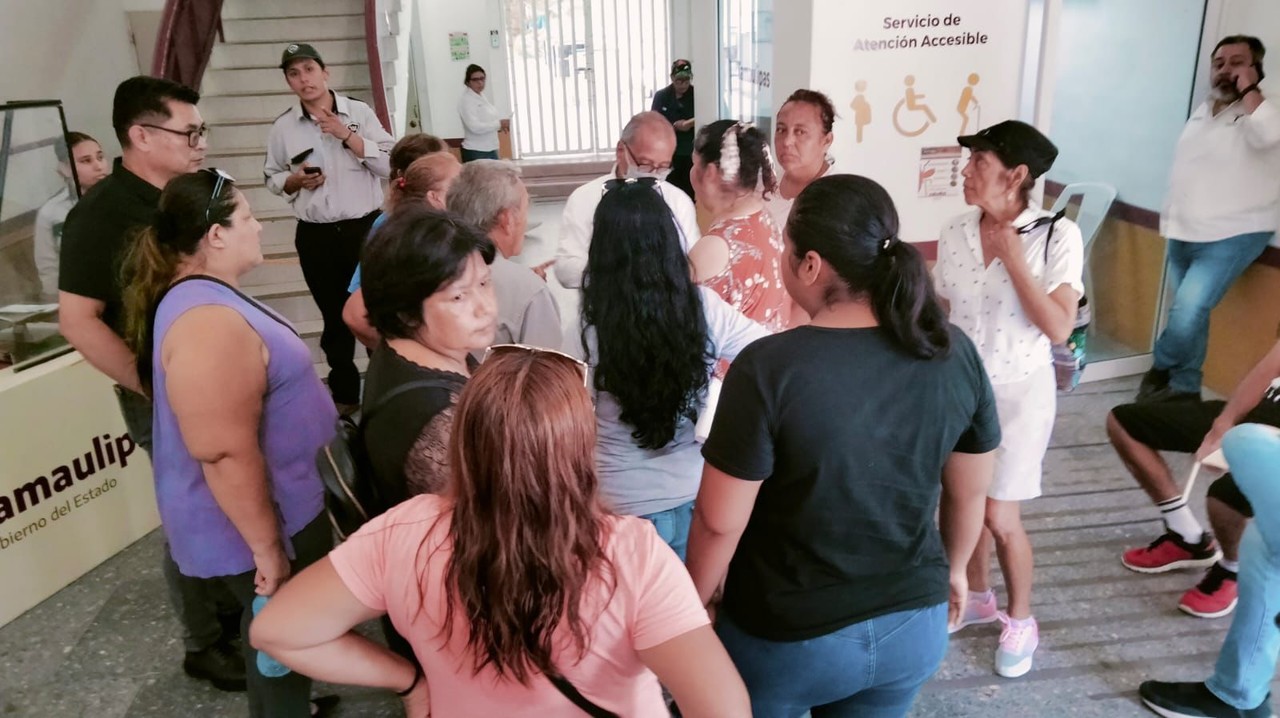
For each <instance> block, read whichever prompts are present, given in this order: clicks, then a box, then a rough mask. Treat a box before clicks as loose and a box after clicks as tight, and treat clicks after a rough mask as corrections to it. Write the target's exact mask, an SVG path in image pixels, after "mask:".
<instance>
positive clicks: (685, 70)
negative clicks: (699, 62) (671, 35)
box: [671, 60, 693, 80]
mask: <svg viewBox="0 0 1280 718" xmlns="http://www.w3.org/2000/svg"><path fill="white" fill-rule="evenodd" d="M671 76H672V77H679V78H681V79H685V80H687V79H689V78H691V77H693V65H690V64H689V61H688V60H676V61H675V62H673V63H671Z"/></svg>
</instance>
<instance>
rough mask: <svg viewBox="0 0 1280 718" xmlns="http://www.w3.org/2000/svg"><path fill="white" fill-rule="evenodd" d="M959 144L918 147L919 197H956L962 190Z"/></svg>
mask: <svg viewBox="0 0 1280 718" xmlns="http://www.w3.org/2000/svg"><path fill="white" fill-rule="evenodd" d="M962 152H963V150H962V149H961V148H960V145H951V146H948V147H921V148H920V179H919V182H918V186H917V190H918V193H919V196H920V197H956V196H959V195H960V194H961V192H962V188H961V185H962V183H963V180H962V179H961V178H960V169H961V167H960V157H961V154H962Z"/></svg>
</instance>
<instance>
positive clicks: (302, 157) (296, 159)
mask: <svg viewBox="0 0 1280 718" xmlns="http://www.w3.org/2000/svg"><path fill="white" fill-rule="evenodd" d="M315 151H316V148H314V147H308V148H307V149H305V150H303V151H301V152H299V153H298V154H296V155H294V156H293V157H292V158H290V159H289V164H291V165H300V164H302V163H303V162H305V161H306V160H307V158H308V157H310V156H311V153H312V152H315Z"/></svg>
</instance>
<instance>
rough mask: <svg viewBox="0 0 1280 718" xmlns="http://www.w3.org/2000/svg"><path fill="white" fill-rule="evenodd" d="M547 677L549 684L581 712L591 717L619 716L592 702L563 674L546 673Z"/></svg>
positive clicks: (607, 717)
mask: <svg viewBox="0 0 1280 718" xmlns="http://www.w3.org/2000/svg"><path fill="white" fill-rule="evenodd" d="M547 679H548V680H550V681H551V685H553V686H555V687H556V690H558V691H560V693H561V694H562V695H564V697H565V698H568V699H569V701H570V702H571V703H573V704H574V705H575V706H577V707H578V708H579V709H580V710H581V711H582V712H583V713H586V714H587V715H589V716H591V718H619V716H618V714H617V713H614V712H613V711H610V710H605V709H604V708H601V707H600V706H598V705H596V704H595V703H592V702H591V699H590V698H587V697H586V696H584V695H582V692H581V691H579V690H578V689H577V688H575V687H574V685H573V684H572V683H570V682H569V681H568V680H567V679H566V678H565V677H564V676H561V675H559V674H556V673H549V674H547Z"/></svg>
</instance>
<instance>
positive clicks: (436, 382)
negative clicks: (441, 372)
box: [360, 378, 453, 426]
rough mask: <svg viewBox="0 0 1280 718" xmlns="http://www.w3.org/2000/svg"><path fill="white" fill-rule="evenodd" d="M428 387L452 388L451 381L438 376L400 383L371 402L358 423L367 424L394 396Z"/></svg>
mask: <svg viewBox="0 0 1280 718" xmlns="http://www.w3.org/2000/svg"><path fill="white" fill-rule="evenodd" d="M429 388H436V389H452V388H453V383H452V382H450V381H449V380H448V379H443V378H440V379H419V380H417V381H411V382H408V383H407V384H401V385H400V386H398V387H396V388H394V389H392V390H391V391H389V392H387V393H386V394H383V395H382V396H380V397H378V400H377V401H375V402H374V403H373V406H370V407H369V408H368V409H367V410H365V411H364V412H363V415H362V416H361V417H360V425H361V426H363V425H365V424H367V423H368V422H369V420H370V419H372V418H373V415H374V414H377V413H378V412H379V411H381V410H382V409H385V408H386V407H387V405H388V404H390V403H391V401H392V400H393V399H395V398H396V397H398V396H401V395H402V394H408V393H409V392H411V391H415V390H417V389H429Z"/></svg>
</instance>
